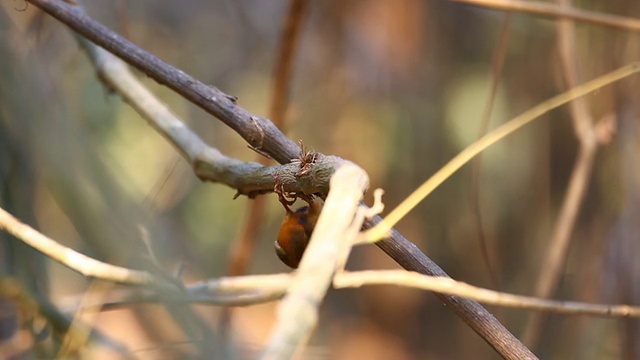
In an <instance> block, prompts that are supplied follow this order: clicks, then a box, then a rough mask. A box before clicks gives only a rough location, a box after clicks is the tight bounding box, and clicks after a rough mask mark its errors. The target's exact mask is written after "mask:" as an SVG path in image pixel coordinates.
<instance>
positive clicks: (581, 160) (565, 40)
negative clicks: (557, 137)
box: [523, 0, 598, 347]
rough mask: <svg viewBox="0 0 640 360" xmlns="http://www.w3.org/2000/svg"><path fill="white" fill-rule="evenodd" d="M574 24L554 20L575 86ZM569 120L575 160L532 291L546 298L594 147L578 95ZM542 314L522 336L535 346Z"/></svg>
mask: <svg viewBox="0 0 640 360" xmlns="http://www.w3.org/2000/svg"><path fill="white" fill-rule="evenodd" d="M557 2H558V5H559V6H561V7H562V8H568V7H570V6H571V1H570V0H558V1H557ZM575 36H576V35H575V24H574V23H573V21H571V20H568V19H560V20H558V52H559V53H560V60H561V61H560V63H561V65H562V73H563V75H564V78H565V81H566V84H567V87H569V88H572V87H575V86H576V85H577V84H578V83H580V74H579V63H578V59H577V56H576V53H577V51H578V49H577V47H576V42H575ZM569 109H570V110H571V120H572V123H573V129H574V132H575V136H576V138H577V139H578V142H579V144H580V145H579V150H578V157H577V159H576V161H575V164H574V168H573V171H572V173H571V178H570V180H569V185H568V187H567V192H566V194H565V197H564V199H563V202H562V206H561V208H560V213H559V214H558V219H557V222H556V224H555V227H554V229H553V233H552V235H551V239H550V242H549V245H548V247H547V252H546V254H545V255H544V257H543V258H544V259H545V262H544V266H542V267H541V268H540V275H539V277H538V281H537V283H536V288H535V295H536V296H538V297H540V298H543V299H546V298H550V297H552V296H553V293H554V292H555V291H556V288H557V287H558V282H559V281H560V275H561V274H562V270H563V268H564V265H565V263H566V258H567V255H568V252H569V246H570V245H571V233H572V232H573V229H574V227H575V224H576V221H577V218H578V213H579V210H580V207H581V205H582V203H583V200H584V197H585V194H586V192H587V187H588V185H589V181H590V178H591V170H592V168H593V164H594V161H595V156H596V153H597V150H598V139H597V138H596V131H595V124H594V122H593V118H592V116H591V113H590V111H589V108H588V106H587V103H586V101H585V100H584V99H583V98H578V99H575V100H573V101H572V102H570V103H569ZM545 320H546V316H544V314H534V315H533V316H532V317H531V318H530V319H529V321H528V323H527V326H526V327H525V332H524V335H523V339H524V342H525V344H527V345H528V346H531V347H536V345H537V343H538V340H539V338H540V334H541V333H542V328H543V327H544V323H545Z"/></svg>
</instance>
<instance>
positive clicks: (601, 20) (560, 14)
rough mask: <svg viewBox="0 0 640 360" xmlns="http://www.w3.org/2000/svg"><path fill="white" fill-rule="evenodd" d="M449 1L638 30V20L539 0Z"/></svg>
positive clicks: (639, 22)
mask: <svg viewBox="0 0 640 360" xmlns="http://www.w3.org/2000/svg"><path fill="white" fill-rule="evenodd" d="M449 1H451V2H458V3H466V4H472V5H476V6H483V7H488V8H492V9H500V10H506V11H517V12H523V13H529V14H533V15H540V16H546V17H552V18H565V19H571V20H575V21H582V22H586V23H590V24H594V25H600V26H606V27H611V28H615V29H622V30H628V31H640V20H638V19H634V18H630V17H625V16H618V15H610V14H602V13H600V12H596V11H589V10H582V9H577V8H572V7H563V6H558V5H556V4H550V3H545V2H540V1H528V0H527V1H522V0H449Z"/></svg>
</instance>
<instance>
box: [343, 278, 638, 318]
mask: <svg viewBox="0 0 640 360" xmlns="http://www.w3.org/2000/svg"><path fill="white" fill-rule="evenodd" d="M333 284H334V286H335V287H336V288H347V287H360V286H363V285H397V286H407V287H412V288H417V289H423V290H430V291H437V292H440V293H443V294H448V295H455V296H463V297H466V298H470V299H474V300H478V301H479V302H481V303H485V304H491V305H496V306H504V307H509V308H516V309H527V310H536V311H544V312H554V313H559V314H563V315H596V316H611V317H640V307H638V306H629V305H601V304H588V303H583V302H575V301H554V300H547V299H540V298H537V297H530V296H521V295H513V294H508V293H503V292H498V291H493V290H487V289H483V288H479V287H476V286H472V285H469V284H466V283H463V282H461V281H456V280H453V279H451V278H446V277H435V276H426V275H422V274H418V273H416V272H410V271H404V270H368V271H357V272H345V273H340V274H338V275H336V277H335V278H334V281H333Z"/></svg>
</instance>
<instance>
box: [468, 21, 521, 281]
mask: <svg viewBox="0 0 640 360" xmlns="http://www.w3.org/2000/svg"><path fill="white" fill-rule="evenodd" d="M511 19H512V14H511V13H506V14H504V18H503V19H502V27H501V28H500V35H499V37H498V41H497V43H496V47H495V49H494V51H493V57H492V59H491V85H490V90H489V97H488V98H487V103H486V105H485V108H484V111H483V112H482V118H481V119H480V130H479V131H478V138H481V137H482V136H484V135H485V134H486V133H487V132H488V131H489V124H490V123H491V115H492V114H493V106H494V105H495V101H496V96H497V94H498V86H499V85H500V78H501V76H502V69H503V66H504V59H505V57H506V54H507V45H508V43H509V38H510V35H511ZM481 182H482V154H479V155H478V157H477V158H476V159H475V160H474V161H473V162H472V163H471V184H470V187H471V191H470V195H469V197H470V199H471V201H470V202H471V212H472V217H473V219H474V222H475V224H476V232H477V233H478V241H479V243H480V244H479V245H480V253H481V254H482V259H483V261H484V262H485V264H486V267H487V271H488V273H489V280H490V281H491V284H492V286H493V288H494V289H496V290H500V288H501V286H500V281H499V280H498V274H499V273H501V272H500V271H496V266H498V265H499V264H498V263H497V262H496V261H492V259H491V256H490V251H489V244H487V235H486V232H485V229H484V225H483V221H482V209H481V206H480V205H481V201H480V189H481V187H480V184H481Z"/></svg>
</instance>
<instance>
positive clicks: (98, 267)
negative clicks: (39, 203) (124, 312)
mask: <svg viewBox="0 0 640 360" xmlns="http://www.w3.org/2000/svg"><path fill="white" fill-rule="evenodd" d="M0 230H5V231H7V232H8V233H10V234H12V235H13V236H15V237H16V238H18V239H20V240H21V241H22V242H24V243H25V244H27V245H29V246H31V247H32V248H34V249H36V250H38V251H40V252H41V253H43V254H45V255H47V256H48V257H50V258H52V259H53V260H55V261H57V262H59V263H61V264H62V265H64V266H66V267H68V268H69V269H71V270H74V271H77V272H78V273H80V274H81V275H84V276H86V277H92V278H97V279H103V280H108V281H113V282H116V283H121V284H128V285H149V284H151V283H152V282H153V277H152V276H151V274H149V273H147V272H146V271H139V270H132V269H127V268H123V267H119V266H115V265H110V264H107V263H104V262H101V261H98V260H96V259H93V258H90V257H88V256H86V255H84V254H81V253H79V252H77V251H75V250H73V249H70V248H68V247H66V246H63V245H60V244H59V243H58V242H56V241H55V240H52V239H50V238H48V237H47V236H45V235H43V234H41V233H40V232H38V231H37V230H35V229H34V228H32V227H30V226H29V225H26V224H23V223H22V222H20V221H19V220H18V219H16V218H15V217H13V216H12V215H11V214H9V213H8V212H6V211H5V210H4V209H2V208H0Z"/></svg>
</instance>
